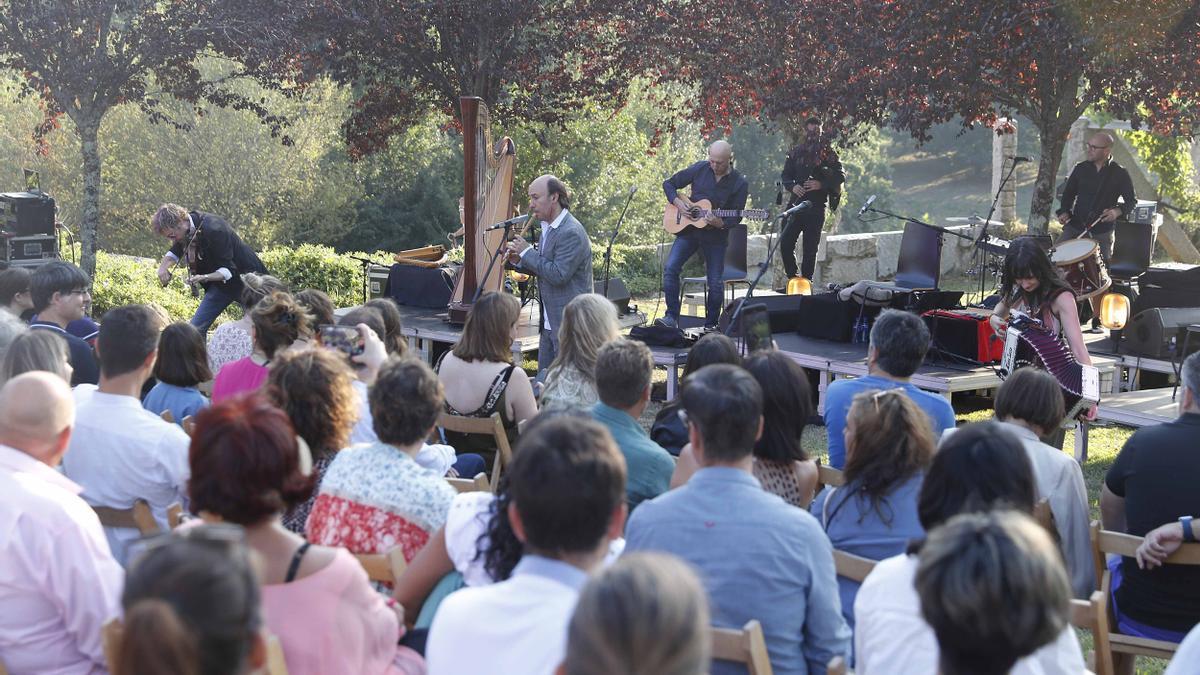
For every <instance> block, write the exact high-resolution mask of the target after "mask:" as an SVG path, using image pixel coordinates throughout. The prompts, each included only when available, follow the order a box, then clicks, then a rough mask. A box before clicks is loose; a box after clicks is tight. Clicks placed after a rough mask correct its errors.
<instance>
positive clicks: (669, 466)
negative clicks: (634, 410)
mask: <svg viewBox="0 0 1200 675" xmlns="http://www.w3.org/2000/svg"><path fill="white" fill-rule="evenodd" d="M592 417H593V418H594V419H595V420H596V421H597V422H599V423H601V424H603V425H604V426H606V427H608V431H609V433H611V434H612V437H613V440H614V441H616V442H617V447H618V448H620V449H621V454H622V455H625V471H626V476H627V478H626V480H625V501H627V502H628V503H629V510H630V511H632V510H633V509H634V507H636V506H637V505H638V504H641V503H642V502H643V501H645V500H647V499H653V498H654V497H657V496H659V495H661V494H662V493H664V492H666V491H667V490H669V489H670V487H671V474H672V473H674V472H675V461H674V460H672V459H671V455H670V453H668V452H667V451H666V450H663V449H662V446H660V445H659V444H658V443H655V442H654V441H652V440H650V435H649V434H647V433H646V430H645V429H643V428H642V425H641V424H638V421H637V420H635V419H634V418H632V417H630V416H629V413H627V412H625V411H624V410H618V409H617V408H613V407H611V406H608V405H605V404H604V403H603V402H601V403H597V404H596V405H595V406H593V407H592Z"/></svg>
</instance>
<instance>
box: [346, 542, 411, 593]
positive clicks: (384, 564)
mask: <svg viewBox="0 0 1200 675" xmlns="http://www.w3.org/2000/svg"><path fill="white" fill-rule="evenodd" d="M354 557H355V558H358V564H360V565H362V566H363V569H364V570H366V572H367V577H368V578H369V579H370V580H371V581H379V582H382V583H385V584H394V583H396V579H399V578H400V575H401V574H403V573H404V570H405V569H407V568H408V561H407V560H405V559H404V550H403V549H402V548H400V547H399V546H397V547H396V548H394V549H392V550H390V551H388V552H387V553H356V554H354Z"/></svg>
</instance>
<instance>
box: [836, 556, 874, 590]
mask: <svg viewBox="0 0 1200 675" xmlns="http://www.w3.org/2000/svg"><path fill="white" fill-rule="evenodd" d="M878 562H879V561H878V560H871V559H870V558H864V557H862V556H859V555H854V554H853V553H847V552H845V551H839V550H838V549H836V548H835V549H833V566H834V569H836V570H837V575H838V576H839V577H846V578H847V579H850V580H852V581H857V582H858V583H860V584H861V583H862V582H863V580H865V579H866V578H867V575H868V574H870V573H871V570H873V569H875V565H876V563H878Z"/></svg>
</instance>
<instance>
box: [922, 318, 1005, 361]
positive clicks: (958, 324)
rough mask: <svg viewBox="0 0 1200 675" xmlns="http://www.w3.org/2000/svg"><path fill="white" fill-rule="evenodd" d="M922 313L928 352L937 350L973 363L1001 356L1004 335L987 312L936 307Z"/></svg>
mask: <svg viewBox="0 0 1200 675" xmlns="http://www.w3.org/2000/svg"><path fill="white" fill-rule="evenodd" d="M921 316H922V318H924V319H925V325H926V326H927V327H928V328H929V337H930V345H929V352H930V354H933V353H934V352H937V351H940V352H942V353H943V354H944V355H951V356H956V357H959V358H962V359H966V360H968V361H972V362H975V363H995V362H997V361H999V360H1000V359H1001V357H1003V356H1004V339H1003V338H1001V337H999V336H997V335H996V332H995V331H994V330H992V324H991V323H989V322H988V320H987V316H988V315H986V314H975V313H972V312H969V311H957V312H953V311H937V310H935V311H932V312H925V313H924V314H922V315H921Z"/></svg>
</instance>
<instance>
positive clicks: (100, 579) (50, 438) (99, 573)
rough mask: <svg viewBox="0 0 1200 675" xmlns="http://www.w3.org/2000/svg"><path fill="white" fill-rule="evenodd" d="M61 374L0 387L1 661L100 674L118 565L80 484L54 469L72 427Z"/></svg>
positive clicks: (20, 669) (116, 609)
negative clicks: (103, 634)
mask: <svg viewBox="0 0 1200 675" xmlns="http://www.w3.org/2000/svg"><path fill="white" fill-rule="evenodd" d="M74 408H75V404H74V402H73V401H72V400H71V390H70V389H69V388H68V387H67V384H66V382H63V381H62V380H61V379H59V378H57V377H55V376H54V375H50V374H48V373H26V374H24V375H19V376H17V377H15V378H13V379H12V380H9V381H8V382H7V383H6V384H5V385H4V387H3V388H2V389H0V532H3V536H0V607H3V608H4V609H3V611H0V663H3V664H4V666H5V667H6V668H8V672H11V673H51V672H53V673H102V672H105V671H104V663H105V659H104V650H103V649H102V647H101V642H100V629H101V628H102V627H103V625H104V623H105V622H106V621H108V620H109V619H111V618H113V617H116V616H118V615H119V614H120V605H119V599H120V594H121V567H120V565H118V564H117V562H116V561H115V560H113V557H112V555H111V554H110V553H109V548H108V542H106V541H105V539H104V531H103V529H102V528H101V527H100V520H99V519H98V518H97V517H96V513H95V512H94V511H92V509H91V507H89V506H88V505H87V504H85V503H84V502H83V500H82V499H80V498H79V493H80V492H81V491H82V489H83V488H81V487H80V486H79V485H76V484H75V483H73V482H71V481H70V480H68V479H67V478H66V477H64V476H63V475H62V474H61V473H59V472H58V471H56V470H55V469H56V467H58V464H59V462H60V461H61V459H62V456H63V452H65V451H66V448H67V443H68V440H69V439H70V437H71V432H72V428H71V427H72V419H73V417H74Z"/></svg>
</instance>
